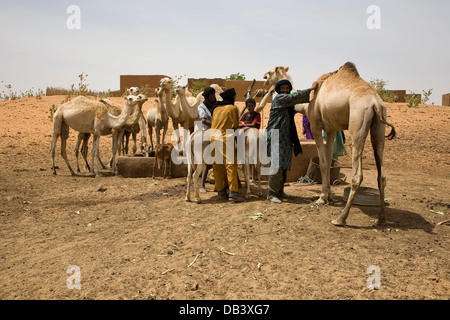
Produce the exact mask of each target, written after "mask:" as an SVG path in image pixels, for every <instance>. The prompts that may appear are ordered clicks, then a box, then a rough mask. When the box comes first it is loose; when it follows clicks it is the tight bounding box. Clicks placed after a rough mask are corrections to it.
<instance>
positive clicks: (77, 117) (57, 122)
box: [50, 96, 141, 176]
mask: <svg viewBox="0 0 450 320" xmlns="http://www.w3.org/2000/svg"><path fill="white" fill-rule="evenodd" d="M125 99H126V103H125V107H124V108H123V110H122V112H121V113H120V115H119V116H117V117H116V116H113V115H111V114H110V113H108V108H107V107H106V106H105V104H104V103H102V102H99V101H94V100H91V99H88V98H86V97H83V96H79V97H76V98H74V99H73V100H71V101H69V102H67V103H65V104H63V105H61V106H59V107H58V109H57V110H56V112H55V114H54V115H53V134H52V145H51V150H50V153H51V157H52V168H53V175H56V167H55V147H56V142H57V141H58V138H59V137H60V136H61V155H62V157H63V159H64V161H65V162H66V165H67V167H68V168H69V170H70V173H71V174H72V175H76V174H75V172H74V171H73V170H72V168H71V166H70V164H69V160H68V159H67V153H66V140H67V139H68V137H69V128H72V129H74V130H75V131H78V132H80V133H90V134H93V136H94V141H93V145H92V152H91V168H90V174H91V175H95V176H98V175H99V170H98V158H96V157H98V150H99V146H100V136H101V134H102V132H103V131H104V130H107V128H111V129H115V130H120V129H121V128H122V127H123V126H124V125H125V123H126V121H127V119H128V118H129V117H130V115H131V114H132V113H133V112H134V111H135V109H136V108H139V107H140V104H139V102H141V97H139V96H127V97H126V98H125ZM116 146H117V142H116V141H113V150H112V154H113V162H112V164H113V165H112V170H113V173H115V161H114V160H115V154H116V149H115V148H116ZM94 159H97V162H96V166H95V167H94ZM94 168H95V171H94Z"/></svg>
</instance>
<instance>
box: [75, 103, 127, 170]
mask: <svg viewBox="0 0 450 320" xmlns="http://www.w3.org/2000/svg"><path fill="white" fill-rule="evenodd" d="M100 102H103V103H105V106H106V108H107V109H108V113H110V114H111V115H113V116H116V117H117V116H119V115H120V114H121V113H122V107H121V106H119V105H113V104H111V103H107V102H106V101H105V100H103V99H102V100H100ZM119 133H120V130H116V129H112V128H109V127H106V128H104V130H103V131H102V133H101V135H102V136H107V135H110V134H112V142H113V143H115V142H118V135H119ZM90 137H91V134H90V133H78V136H77V142H76V144H75V158H76V160H77V173H80V172H81V170H80V165H79V162H78V154H79V149H80V144H81V155H82V157H83V159H84V163H85V166H86V168H87V169H88V170H89V171H90V170H91V169H90V166H89V163H88V160H87V154H88V142H89V138H90ZM111 159H112V158H111ZM98 161H99V163H100V165H101V166H102V169H106V166H105V165H104V164H103V162H102V160H101V157H100V152H99V153H98Z"/></svg>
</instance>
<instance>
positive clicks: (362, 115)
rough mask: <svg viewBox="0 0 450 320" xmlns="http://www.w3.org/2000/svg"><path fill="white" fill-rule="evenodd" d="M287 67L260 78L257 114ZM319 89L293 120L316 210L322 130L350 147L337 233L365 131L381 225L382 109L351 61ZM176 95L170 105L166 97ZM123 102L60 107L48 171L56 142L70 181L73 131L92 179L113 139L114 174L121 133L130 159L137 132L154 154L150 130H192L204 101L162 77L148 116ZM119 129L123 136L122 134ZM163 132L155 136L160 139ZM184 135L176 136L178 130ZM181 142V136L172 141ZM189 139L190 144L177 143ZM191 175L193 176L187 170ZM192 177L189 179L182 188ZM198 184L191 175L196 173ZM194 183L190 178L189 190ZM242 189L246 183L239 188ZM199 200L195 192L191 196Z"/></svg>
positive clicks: (132, 101) (325, 161)
mask: <svg viewBox="0 0 450 320" xmlns="http://www.w3.org/2000/svg"><path fill="white" fill-rule="evenodd" d="M288 70H289V68H288V67H282V66H278V67H275V68H273V69H271V70H269V71H268V72H266V73H265V75H264V79H265V80H266V81H265V84H266V85H271V88H270V90H269V91H268V92H267V94H266V95H265V96H264V97H263V99H262V100H261V102H260V103H259V105H258V106H257V108H256V111H257V112H261V111H262V110H263V109H264V107H265V106H266V104H267V102H268V101H269V98H270V97H271V96H272V94H273V92H274V89H275V84H276V83H277V82H278V81H280V80H282V79H289V80H291V79H290V77H289V76H288V74H287V72H288ZM317 82H318V83H319V86H318V88H317V89H316V90H315V91H312V92H311V96H310V102H309V103H308V104H300V105H296V106H295V110H296V112H298V113H302V114H305V115H306V116H307V118H308V120H309V121H310V123H311V131H312V133H313V135H314V139H315V143H316V147H317V151H318V156H319V163H320V171H321V174H322V181H323V182H322V191H321V194H320V196H319V199H318V200H317V201H316V204H319V205H323V204H326V203H330V202H332V201H333V199H332V192H331V187H330V182H329V181H330V166H331V158H332V151H333V150H332V149H333V143H326V142H324V141H323V139H322V131H324V132H325V133H326V134H327V137H328V139H327V141H331V142H333V141H334V138H335V135H336V132H337V131H343V130H348V133H349V135H350V137H351V141H352V155H351V156H352V179H351V188H350V194H349V196H348V200H347V203H346V205H345V207H344V209H343V210H342V211H341V213H340V215H339V216H338V217H337V219H334V220H333V221H331V223H332V224H334V225H337V226H345V225H346V220H347V217H348V215H349V211H350V208H351V205H352V202H353V199H354V197H355V195H356V192H357V190H358V188H359V187H360V185H361V183H362V181H363V172H362V155H363V150H364V144H365V141H366V138H367V136H368V134H369V132H370V140H371V143H372V146H373V151H374V157H375V162H376V166H377V171H378V178H377V182H378V189H379V195H380V211H379V213H378V219H377V224H378V225H383V224H386V223H387V221H386V214H385V203H384V198H385V197H384V190H385V186H386V175H385V172H384V168H383V152H384V145H385V139H386V138H387V139H393V138H394V137H395V135H396V132H395V128H394V126H393V125H391V124H389V123H388V122H387V120H386V118H387V115H386V107H385V105H384V103H383V101H382V100H381V98H380V96H379V95H378V93H377V91H376V90H375V89H374V88H373V87H372V86H371V85H370V84H369V83H367V82H366V81H364V80H363V79H362V78H361V77H360V75H359V73H358V71H357V69H356V67H355V65H354V64H353V63H351V62H347V63H345V64H344V65H343V66H341V67H340V68H339V69H338V70H337V71H334V72H331V73H327V74H325V75H323V76H321V77H320V78H319V79H317ZM213 86H214V87H215V89H216V95H217V99H218V100H221V98H220V96H219V94H220V92H222V89H221V88H220V87H219V86H217V85H213ZM172 90H173V91H174V92H175V93H176V95H175V98H172V92H173V91H172ZM127 94H128V95H127V96H126V97H125V106H124V107H121V106H120V105H117V104H115V103H112V102H111V101H109V100H108V99H102V100H100V101H94V100H91V99H89V98H86V97H83V96H79V97H76V98H74V99H72V100H71V101H69V102H67V103H65V104H63V105H61V106H59V107H58V109H57V110H56V112H55V114H54V116H53V134H52V145H51V158H52V168H53V174H54V175H56V170H55V147H56V143H57V140H58V138H61V155H62V157H63V159H64V161H65V162H66V164H67V166H68V168H69V170H70V173H71V174H72V175H76V173H75V172H74V170H73V169H72V168H71V166H70V164H69V161H68V158H67V153H66V140H67V138H68V136H69V128H72V129H73V130H75V131H77V132H78V138H77V143H76V149H75V154H76V158H77V171H78V172H79V170H80V169H79V165H78V149H79V147H80V144H81V143H83V146H82V149H81V153H82V155H83V158H84V160H85V162H86V165H87V167H88V168H89V171H90V174H91V175H95V176H97V175H98V173H99V163H100V164H101V165H102V166H103V167H104V165H103V163H101V160H100V155H99V144H100V137H101V136H105V135H112V158H111V160H110V166H111V168H112V171H113V173H115V170H116V168H115V166H116V164H115V156H116V154H117V153H118V152H119V154H120V152H124V150H123V149H124V147H123V145H122V143H119V142H120V141H122V138H123V136H124V132H128V135H127V141H128V137H129V134H130V133H131V134H133V140H134V146H133V152H136V134H137V133H138V132H140V133H141V141H142V144H143V150H144V152H148V151H149V150H150V149H154V144H153V138H152V133H153V129H155V133H156V145H159V144H160V143H161V142H164V141H165V134H166V131H167V127H168V120H169V118H170V119H172V123H173V127H174V129H179V127H180V126H181V127H183V128H185V129H189V128H192V127H193V126H194V121H196V120H198V113H197V107H198V106H199V105H200V104H201V103H202V102H203V96H202V95H201V93H200V94H199V95H198V96H197V97H194V96H193V95H192V94H191V93H190V92H189V90H188V88H187V86H186V85H182V84H178V85H173V83H172V79H170V78H163V79H161V81H160V87H159V88H158V89H156V94H157V98H156V99H155V102H154V105H153V106H152V107H151V108H150V109H149V110H148V112H147V116H146V117H144V115H143V113H142V105H143V104H144V103H145V101H147V100H148V98H147V97H146V96H145V95H143V94H140V93H139V89H138V88H130V89H128V92H127ZM146 126H148V132H149V135H150V139H151V146H147V142H146V138H145V137H146V134H145V133H146V130H147V128H146ZM386 126H389V127H391V131H390V133H389V134H388V135H387V136H386V135H385V134H386ZM124 128H125V130H124ZM161 130H162V137H161V136H160V132H161ZM179 132H183V130H181V131H179ZM91 135H92V136H93V144H92V151H91V166H90V167H89V166H88V163H87V158H86V157H87V143H88V139H89V137H90V136H91ZM178 138H180V137H178ZM183 138H185V139H186V138H189V137H183ZM192 170H195V168H193V169H192ZM192 170H190V173H189V174H188V192H189V182H190V176H191V174H192ZM197 178H198V170H197ZM197 182H198V179H194V188H195V183H197ZM246 182H247V181H246ZM197 195H198V193H197Z"/></svg>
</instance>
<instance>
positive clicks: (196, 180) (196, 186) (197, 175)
mask: <svg viewBox="0 0 450 320" xmlns="http://www.w3.org/2000/svg"><path fill="white" fill-rule="evenodd" d="M205 166H206V164H205V163H204V162H202V163H201V164H198V165H197V167H196V168H195V171H194V175H193V185H194V191H195V200H196V201H197V203H201V202H202V199H200V187H199V180H200V175H201V174H202V172H203V168H204V167H205Z"/></svg>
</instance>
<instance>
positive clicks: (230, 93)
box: [218, 88, 236, 106]
mask: <svg viewBox="0 0 450 320" xmlns="http://www.w3.org/2000/svg"><path fill="white" fill-rule="evenodd" d="M220 96H221V97H222V99H223V100H222V101H219V102H218V106H225V105H228V104H234V97H235V96H236V90H234V88H231V89H227V90H225V91H224V92H222V93H221V94H220Z"/></svg>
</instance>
